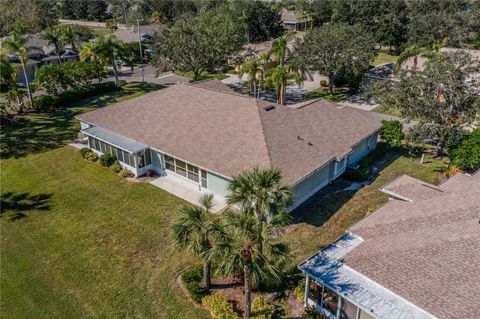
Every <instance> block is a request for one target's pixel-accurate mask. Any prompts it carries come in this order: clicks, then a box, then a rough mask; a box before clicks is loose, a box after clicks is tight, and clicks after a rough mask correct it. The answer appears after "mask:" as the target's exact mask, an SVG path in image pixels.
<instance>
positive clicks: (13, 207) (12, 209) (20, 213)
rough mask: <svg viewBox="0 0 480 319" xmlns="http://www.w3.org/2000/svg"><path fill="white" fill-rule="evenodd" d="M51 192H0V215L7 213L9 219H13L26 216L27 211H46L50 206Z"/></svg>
mask: <svg viewBox="0 0 480 319" xmlns="http://www.w3.org/2000/svg"><path fill="white" fill-rule="evenodd" d="M51 197H52V195H51V194H45V193H42V194H38V195H31V194H29V193H18V194H15V193H12V192H8V193H5V194H2V195H1V197H0V217H3V216H4V215H9V216H10V220H12V221H15V220H19V219H23V218H25V217H28V216H27V215H26V213H27V212H28V211H32V210H37V211H48V210H50V206H49V205H48V204H47V203H48V201H50V199H51Z"/></svg>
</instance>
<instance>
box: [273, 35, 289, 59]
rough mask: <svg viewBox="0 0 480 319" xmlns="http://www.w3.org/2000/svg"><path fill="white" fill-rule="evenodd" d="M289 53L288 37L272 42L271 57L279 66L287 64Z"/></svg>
mask: <svg viewBox="0 0 480 319" xmlns="http://www.w3.org/2000/svg"><path fill="white" fill-rule="evenodd" d="M289 53H290V49H289V48H288V39H287V36H283V37H280V38H278V39H275V40H274V41H273V42H272V47H271V48H270V51H269V55H271V56H272V57H273V59H274V61H275V62H276V63H277V64H280V65H283V64H284V63H285V58H286V57H287V55H288V54H289Z"/></svg>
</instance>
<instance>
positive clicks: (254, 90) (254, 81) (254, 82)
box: [253, 79, 257, 98]
mask: <svg viewBox="0 0 480 319" xmlns="http://www.w3.org/2000/svg"><path fill="white" fill-rule="evenodd" d="M253 96H254V97H255V98H257V81H256V80H255V79H253Z"/></svg>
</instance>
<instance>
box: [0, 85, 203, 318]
mask: <svg viewBox="0 0 480 319" xmlns="http://www.w3.org/2000/svg"><path fill="white" fill-rule="evenodd" d="M158 88H160V87H159V86H152V85H144V84H131V85H127V86H126V87H125V88H124V90H123V91H119V92H114V93H111V94H104V95H99V96H96V97H92V98H90V99H87V100H83V101H80V102H78V103H77V104H75V105H73V106H72V107H69V108H65V109H62V110H58V111H56V112H53V113H50V114H31V115H28V116H25V117H23V118H22V119H21V121H19V122H16V123H14V124H12V123H8V124H6V125H3V126H2V135H1V138H2V140H1V142H2V145H1V148H2V158H3V159H2V160H1V162H0V163H1V167H2V169H1V219H0V232H1V234H2V236H1V241H0V246H1V258H0V290H1V291H0V293H1V295H2V298H1V315H2V317H5V318H52V317H55V318H118V317H129V318H133V317H135V318H207V315H206V313H205V312H204V311H203V310H200V309H198V308H196V307H194V306H193V305H192V304H191V303H190V302H189V301H188V300H186V299H185V297H184V296H182V295H181V293H180V292H179V290H178V289H177V287H176V277H177V276H178V274H179V273H180V272H181V271H182V270H183V269H184V268H186V267H188V266H189V265H191V264H192V263H193V262H194V260H193V259H192V258H191V257H189V256H188V255H187V254H183V253H178V252H177V251H176V250H175V249H174V247H173V246H172V244H171V243H172V242H171V238H170V234H169V224H170V222H171V220H172V219H173V217H174V214H175V213H176V211H177V209H178V207H179V206H180V205H185V204H187V203H186V202H184V201H182V200H180V199H178V198H176V197H175V196H173V195H170V194H168V193H166V192H164V191H162V190H160V189H158V188H156V187H154V186H152V185H149V184H143V183H142V184H141V183H132V182H126V181H125V180H123V179H121V178H120V177H118V176H117V175H115V174H114V173H112V172H111V171H109V170H108V169H103V168H101V167H100V165H98V164H94V163H89V162H86V161H84V160H82V159H81V158H80V155H79V152H78V151H77V150H75V149H73V148H70V147H68V146H63V147H62V145H64V144H65V143H66V142H68V141H70V140H72V139H73V138H74V137H75V136H76V134H77V130H78V123H77V121H75V120H74V118H73V117H74V116H75V115H76V114H79V113H81V112H85V111H88V110H91V109H94V108H95V107H98V106H102V105H105V104H107V103H109V102H114V101H119V100H123V99H126V98H131V97H133V96H137V95H139V94H143V93H146V92H148V91H151V90H153V89H158Z"/></svg>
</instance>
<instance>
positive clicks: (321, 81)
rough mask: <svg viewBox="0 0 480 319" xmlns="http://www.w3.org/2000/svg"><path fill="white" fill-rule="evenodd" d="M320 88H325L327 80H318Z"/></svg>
mask: <svg viewBox="0 0 480 319" xmlns="http://www.w3.org/2000/svg"><path fill="white" fill-rule="evenodd" d="M320 87H322V88H324V87H327V80H320Z"/></svg>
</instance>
